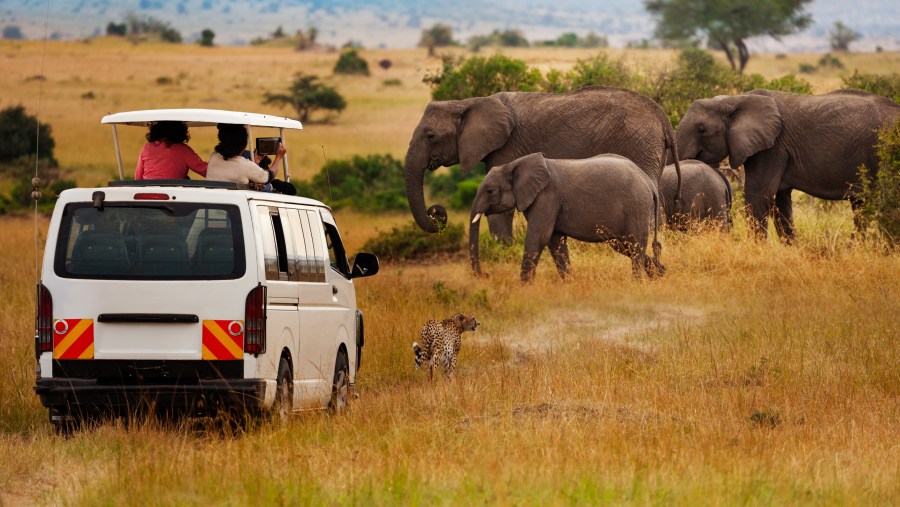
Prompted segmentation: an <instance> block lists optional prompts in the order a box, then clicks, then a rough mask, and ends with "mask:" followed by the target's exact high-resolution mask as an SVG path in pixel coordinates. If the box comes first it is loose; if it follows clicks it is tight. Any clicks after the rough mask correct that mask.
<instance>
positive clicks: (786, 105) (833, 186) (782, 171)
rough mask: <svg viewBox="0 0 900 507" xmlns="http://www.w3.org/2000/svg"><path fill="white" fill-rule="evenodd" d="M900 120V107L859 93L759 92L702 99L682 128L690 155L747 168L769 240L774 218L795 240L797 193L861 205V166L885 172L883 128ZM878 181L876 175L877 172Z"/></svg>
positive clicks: (751, 203) (755, 211) (758, 222)
mask: <svg viewBox="0 0 900 507" xmlns="http://www.w3.org/2000/svg"><path fill="white" fill-rule="evenodd" d="M898 118H900V105H898V104H897V103H896V102H894V101H892V100H890V99H887V98H884V97H880V96H878V95H873V94H871V93H867V92H863V91H859V90H838V91H834V92H831V93H826V94H824V95H815V96H813V95H798V94H794V93H785V92H776V91H770V90H753V91H751V92H747V93H744V94H741V95H732V96H720V97H715V98H712V99H701V100H697V101H694V102H693V103H692V104H691V106H690V107H689V108H688V110H687V112H686V113H685V115H684V118H683V119H682V120H681V123H680V124H679V126H678V131H677V133H676V141H677V143H678V150H679V155H680V156H681V157H682V158H685V159H689V158H693V159H698V160H701V161H703V162H705V163H707V164H711V165H718V163H719V162H720V161H721V160H722V159H724V158H725V157H726V156H727V157H728V162H729V164H730V165H731V167H732V168H735V169H736V168H738V167H740V166H741V165H743V166H744V171H745V184H744V199H745V201H746V204H747V211H748V213H749V215H750V216H751V217H752V218H753V219H754V220H752V222H753V223H754V224H753V227H754V230H755V231H756V232H757V233H758V234H759V235H760V236H761V237H765V236H766V227H767V219H768V215H769V214H770V213H772V215H773V217H774V220H775V229H776V232H777V233H778V235H779V236H780V237H781V238H783V239H785V240H786V241H788V242H790V241H792V240H793V237H794V226H793V219H792V215H793V210H792V204H791V191H792V190H794V189H797V190H800V191H803V192H805V193H807V194H809V195H812V196H814V197H818V198H820V199H830V200H839V199H850V202H851V205H852V206H853V208H854V210H855V209H857V208H858V207H859V204H860V203H859V202H858V200H857V199H855V198H854V193H855V192H856V190H857V189H858V188H859V174H858V168H859V167H860V166H861V165H863V164H865V166H866V167H867V168H869V169H870V171H874V168H875V167H877V166H876V163H877V155H876V153H875V148H874V146H875V144H876V141H877V131H878V129H880V128H883V127H885V126H891V125H893V124H894V122H896V121H897V119H898ZM872 176H874V174H872Z"/></svg>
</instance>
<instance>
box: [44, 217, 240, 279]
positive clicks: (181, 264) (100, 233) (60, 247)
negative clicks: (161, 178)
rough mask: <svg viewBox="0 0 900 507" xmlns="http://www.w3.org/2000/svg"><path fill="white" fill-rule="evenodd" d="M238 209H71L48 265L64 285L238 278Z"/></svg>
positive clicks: (64, 219) (63, 219)
mask: <svg viewBox="0 0 900 507" xmlns="http://www.w3.org/2000/svg"><path fill="white" fill-rule="evenodd" d="M245 268H246V263H245V260H244V242H243V238H242V234H241V220H240V212H239V211H238V208H237V207H236V206H231V205H210V204H200V203H173V202H165V203H158V204H157V203H133V202H128V203H115V202H107V203H104V205H103V207H102V209H97V208H94V207H93V206H92V205H91V203H77V204H69V205H67V206H66V208H65V210H64V212H63V218H62V225H61V226H60V228H59V239H58V242H57V250H56V256H55V262H54V270H55V271H56V274H57V275H59V276H62V277H66V278H100V279H125V280H200V279H203V280H209V279H214V280H216V279H218V280H223V279H234V278H240V277H242V276H243V275H244V271H245Z"/></svg>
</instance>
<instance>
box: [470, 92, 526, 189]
mask: <svg viewBox="0 0 900 507" xmlns="http://www.w3.org/2000/svg"><path fill="white" fill-rule="evenodd" d="M463 103H464V104H465V106H466V109H465V111H464V112H463V114H462V123H461V124H460V134H459V165H460V167H461V168H462V170H463V171H464V172H465V173H467V174H468V173H469V172H471V171H472V169H474V168H475V166H476V165H478V163H479V162H481V161H482V160H484V158H485V157H487V156H488V154H489V153H491V152H492V151H495V150H497V149H498V148H500V147H502V146H503V145H504V144H506V141H507V139H509V134H510V133H511V132H512V123H513V122H512V115H511V114H510V112H509V109H508V108H507V107H506V106H505V105H503V103H502V102H500V100H498V99H496V98H494V97H475V98H471V99H466V100H464V101H463Z"/></svg>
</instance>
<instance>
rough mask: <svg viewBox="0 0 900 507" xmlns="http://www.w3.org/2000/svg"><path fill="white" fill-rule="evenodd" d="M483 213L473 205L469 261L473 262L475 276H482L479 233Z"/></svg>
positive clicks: (470, 224)
mask: <svg viewBox="0 0 900 507" xmlns="http://www.w3.org/2000/svg"><path fill="white" fill-rule="evenodd" d="M481 215H482V214H481V213H477V212H476V211H475V207H474V206H473V207H472V218H471V220H470V223H469V261H470V263H471V264H472V271H473V272H475V276H481V275H482V273H481V263H480V261H479V258H478V235H479V231H480V229H481Z"/></svg>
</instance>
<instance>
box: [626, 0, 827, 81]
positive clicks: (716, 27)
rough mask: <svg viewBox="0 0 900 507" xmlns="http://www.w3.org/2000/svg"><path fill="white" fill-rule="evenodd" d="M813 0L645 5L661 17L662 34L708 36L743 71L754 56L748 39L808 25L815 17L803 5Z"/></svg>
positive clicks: (689, 0) (670, 0) (678, 0)
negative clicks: (747, 43) (751, 55)
mask: <svg viewBox="0 0 900 507" xmlns="http://www.w3.org/2000/svg"><path fill="white" fill-rule="evenodd" d="M811 1H812V0H644V6H645V8H646V9H647V11H648V12H649V13H650V14H652V15H653V16H655V17H656V18H657V23H658V24H657V27H656V34H657V36H658V37H660V38H661V39H690V38H692V37H696V36H700V37H705V38H706V39H707V40H708V42H709V44H710V46H712V47H715V48H717V49H720V50H722V51H724V52H725V56H726V57H727V58H728V63H730V64H731V68H732V69H734V70H737V71H739V72H743V71H744V67H746V66H747V61H748V60H749V59H750V52H749V50H748V49H747V45H746V43H745V41H746V39H748V38H750V37H756V36H761V35H768V36H770V37H774V38H775V39H778V38H779V37H781V36H782V35H788V34H792V33H795V32H797V31H800V30H802V29H804V28H806V27H807V26H809V24H810V23H812V16H811V15H809V14H807V13H806V12H805V11H804V10H803V6H804V5H805V4H808V3H810V2H811ZM735 51H737V56H738V61H737V62H735V58H734V52H735Z"/></svg>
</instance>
